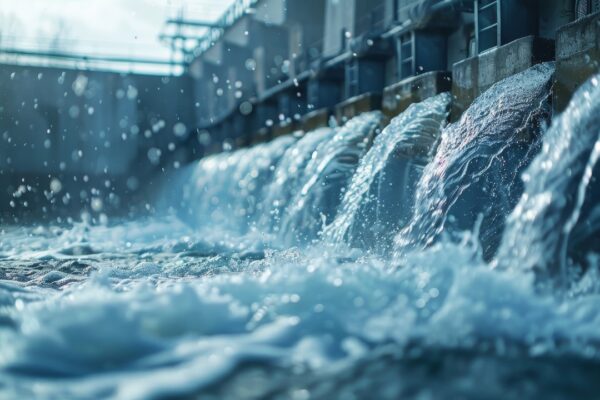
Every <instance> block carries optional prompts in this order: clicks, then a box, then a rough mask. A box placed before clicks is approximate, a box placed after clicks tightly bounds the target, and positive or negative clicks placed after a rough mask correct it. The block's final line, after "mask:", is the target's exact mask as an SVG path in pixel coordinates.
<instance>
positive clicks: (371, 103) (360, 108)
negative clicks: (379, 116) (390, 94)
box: [335, 93, 382, 124]
mask: <svg viewBox="0 0 600 400" xmlns="http://www.w3.org/2000/svg"><path fill="white" fill-rule="evenodd" d="M381 99H382V97H381V95H380V94H376V93H365V94H361V95H359V96H356V97H352V98H350V99H348V100H346V101H344V102H342V103H340V104H338V105H337V106H336V107H335V118H336V119H337V121H338V123H339V124H343V123H344V122H346V121H347V120H349V119H351V118H354V117H356V116H357V115H360V114H362V113H364V112H367V111H374V110H381Z"/></svg>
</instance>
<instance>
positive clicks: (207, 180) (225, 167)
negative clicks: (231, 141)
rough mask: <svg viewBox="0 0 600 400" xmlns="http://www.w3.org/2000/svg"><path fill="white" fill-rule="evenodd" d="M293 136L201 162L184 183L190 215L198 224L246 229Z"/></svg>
mask: <svg viewBox="0 0 600 400" xmlns="http://www.w3.org/2000/svg"><path fill="white" fill-rule="evenodd" d="M295 140H296V139H295V138H294V137H293V136H283V137H280V138H277V139H276V140H274V141H272V142H269V143H265V144H260V145H257V146H254V147H251V148H248V149H241V150H237V151H234V152H231V153H220V154H216V155H212V156H209V157H206V158H204V159H202V160H200V161H199V162H198V164H197V165H196V166H195V167H194V171H193V172H192V178H191V184H189V185H186V186H185V187H184V194H183V197H184V201H185V204H186V207H185V208H186V210H185V211H186V214H187V217H189V218H191V219H192V220H193V221H194V222H195V223H196V224H197V226H199V227H207V226H208V227H210V226H218V227H219V229H223V230H225V231H227V230H229V231H232V232H237V233H243V232H245V231H247V229H248V228H249V227H250V226H252V225H253V224H254V223H255V217H256V215H257V214H258V211H259V210H261V207H262V202H261V189H262V187H263V186H264V185H265V184H266V183H267V182H269V181H270V180H271V178H272V175H273V170H274V166H275V165H277V162H278V161H279V159H280V158H281V157H282V156H283V155H284V153H285V150H286V149H287V148H288V147H289V146H290V145H291V144H292V143H294V142H295Z"/></svg>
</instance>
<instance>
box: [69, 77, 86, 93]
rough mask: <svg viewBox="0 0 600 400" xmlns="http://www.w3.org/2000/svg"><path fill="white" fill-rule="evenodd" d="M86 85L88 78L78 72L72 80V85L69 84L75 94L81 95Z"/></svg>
mask: <svg viewBox="0 0 600 400" xmlns="http://www.w3.org/2000/svg"><path fill="white" fill-rule="evenodd" d="M87 85H88V78H87V77H86V76H85V75H82V74H80V75H78V76H77V78H75V80H74V81H73V85H71V88H72V89H73V92H74V93H75V94H76V95H77V96H83V94H84V93H85V89H86V88H87Z"/></svg>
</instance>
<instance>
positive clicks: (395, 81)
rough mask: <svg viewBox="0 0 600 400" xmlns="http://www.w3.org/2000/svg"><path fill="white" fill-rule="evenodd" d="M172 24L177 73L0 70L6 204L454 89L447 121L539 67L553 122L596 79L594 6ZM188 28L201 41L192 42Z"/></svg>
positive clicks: (365, 0) (535, 1) (317, 4)
mask: <svg viewBox="0 0 600 400" xmlns="http://www.w3.org/2000/svg"><path fill="white" fill-rule="evenodd" d="M167 25H168V26H171V27H174V28H175V30H174V32H173V33H172V34H169V35H167V34H165V35H164V36H163V37H162V39H163V40H167V41H170V46H171V47H172V48H173V49H174V50H177V51H181V53H182V55H183V57H182V58H183V59H184V63H183V69H184V73H183V74H182V75H181V76H170V77H156V76H154V77H152V76H146V75H139V74H137V75H136V74H133V73H122V72H107V71H90V70H86V68H85V65H84V66H83V67H81V65H77V66H76V67H75V68H66V67H63V66H61V67H59V68H56V67H46V66H40V65H38V66H31V65H28V66H23V65H15V64H10V63H4V64H0V90H1V91H0V99H1V100H2V101H1V104H0V140H2V141H3V142H2V143H3V146H2V147H0V183H2V184H3V186H4V187H5V188H6V193H4V194H5V195H7V196H8V198H9V199H12V196H13V195H14V193H16V192H18V191H19V188H20V187H22V186H23V185H24V183H26V182H40V180H44V179H45V180H48V179H49V177H51V176H66V175H65V174H73V175H79V176H74V177H71V176H68V177H67V178H65V180H67V181H69V182H71V181H73V180H75V181H76V182H81V179H83V178H85V177H88V176H89V179H91V180H93V179H96V180H97V181H98V182H99V183H98V185H102V184H103V182H104V180H105V177H106V176H107V175H110V176H111V178H112V179H113V180H115V181H119V182H121V185H123V186H125V185H126V183H127V182H128V180H130V178H132V176H131V175H132V173H131V171H135V175H136V176H135V178H136V180H137V181H144V182H150V181H151V180H152V179H153V178H152V177H153V176H157V175H160V174H158V172H160V171H164V170H166V169H167V168H172V167H173V166H175V167H178V166H180V165H183V164H184V163H186V162H189V161H191V160H194V159H198V158H200V157H202V156H203V155H206V154H210V153H214V152H218V151H222V150H223V149H233V148H236V147H243V146H249V145H251V144H254V143H259V142H262V141H267V140H270V139H271V138H273V137H277V136H280V135H283V134H288V133H292V132H296V131H304V132H307V131H310V130H313V129H315V128H318V127H322V126H327V125H329V124H331V123H332V121H334V120H335V122H336V123H338V124H341V123H343V122H344V121H345V120H346V119H348V118H350V117H353V116H355V115H357V114H359V113H362V112H364V111H369V110H382V111H383V112H384V114H385V115H386V116H388V117H390V118H391V117H394V116H396V115H398V114H399V113H400V112H402V111H403V110H405V109H406V108H407V107H408V106H409V105H410V104H411V103H414V102H419V101H422V100H424V99H425V98H428V97H430V96H433V95H435V94H437V93H440V92H447V91H451V92H452V94H453V108H452V113H451V116H450V118H451V119H452V120H456V119H457V118H459V117H460V115H461V114H462V112H463V111H464V110H465V109H466V108H467V107H468V106H469V105H470V104H471V102H472V101H473V100H474V99H475V98H476V97H477V96H478V95H479V94H480V93H482V92H483V91H485V90H486V89H488V88H489V87H490V86H492V85H493V84H494V83H495V82H498V81H499V80H502V79H503V78H506V77H508V76H510V75H513V74H515V73H518V72H520V71H523V70H525V69H527V68H529V67H530V66H532V65H534V64H536V63H539V62H544V61H556V66H557V68H556V74H555V81H556V82H555V90H554V102H553V104H554V108H555V110H556V111H561V110H562V109H564V107H565V106H566V104H567V103H568V101H569V99H570V96H571V95H572V93H573V92H574V90H575V89H576V88H577V87H578V86H579V85H580V84H582V83H583V82H584V81H585V80H586V79H587V78H588V77H589V76H591V75H592V74H593V73H595V72H598V71H599V70H600V64H599V63H600V1H598V0H302V1H300V0H236V1H235V3H234V4H233V5H232V6H231V7H230V8H229V9H228V10H227V11H226V13H225V14H224V15H223V17H222V18H221V19H219V20H218V21H216V22H205V21H189V20H186V19H185V17H184V16H183V15H179V16H178V17H177V18H175V19H171V20H169V21H167ZM185 26H192V27H201V28H203V29H205V32H206V33H205V34H202V35H198V33H196V36H194V37H188V36H186V35H184V34H183V33H184V29H183V27H185ZM190 43H192V45H190ZM0 53H2V51H0ZM5 53H6V51H5ZM12 54H13V55H14V56H15V57H16V56H21V57H30V56H33V55H32V54H19V51H17V50H15V51H14V52H13V53H12ZM48 56H49V57H56V58H58V59H61V60H70V59H72V58H73V56H72V55H70V54H68V53H64V52H63V53H60V54H58V53H57V54H49V55H48ZM178 59H179V58H178ZM82 61H84V62H85V61H86V59H85V58H84V59H83V60H82ZM87 61H90V60H87ZM100 61H111V60H100ZM112 61H117V62H124V61H125V62H126V61H127V60H121V59H117V60H112ZM149 61H150V62H154V60H149ZM165 132H166V134H165ZM48 135H49V136H48ZM107 146H108V147H107ZM111 146H112V147H111ZM107 149H108V150H107ZM74 151H75V153H77V154H75V153H74ZM100 153H102V157H101V158H98V157H100V156H99V154H100ZM30 154H32V155H33V154H35V156H34V157H29V156H28V155H30ZM81 154H84V156H81ZM95 154H97V155H98V157H95V156H94V155H95ZM148 161H150V163H149V162H148ZM23 177H27V178H26V179H25V178H23ZM94 177H96V178H94ZM36 179H37V181H36ZM39 185H40V187H42V186H44V185H45V186H47V183H44V184H41V183H40V184H39ZM25 186H26V187H30V186H32V185H30V184H29V183H27V185H25ZM33 186H34V185H33ZM134 186H135V185H134ZM39 192H42V189H40V190H39ZM6 204H8V202H4V201H2V206H0V210H1V209H2V208H4V207H5V206H6ZM9 211H10V210H9Z"/></svg>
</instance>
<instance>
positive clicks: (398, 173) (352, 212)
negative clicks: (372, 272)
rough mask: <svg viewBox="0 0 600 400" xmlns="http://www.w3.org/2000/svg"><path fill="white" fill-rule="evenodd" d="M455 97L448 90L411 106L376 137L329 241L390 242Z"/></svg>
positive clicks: (366, 244) (328, 233)
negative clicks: (452, 97) (451, 98)
mask: <svg viewBox="0 0 600 400" xmlns="http://www.w3.org/2000/svg"><path fill="white" fill-rule="evenodd" d="M450 97H451V96H450V95H449V94H448V93H444V94H441V95H438V96H436V97H433V98H431V99H428V100H426V101H424V102H422V103H418V104H413V105H411V106H410V107H409V109H408V110H407V111H406V112H404V113H402V114H401V115H400V116H398V117H397V118H395V119H394V120H392V122H391V123H390V125H388V126H387V127H386V128H385V129H384V130H383V132H382V133H381V134H380V135H378V136H377V137H376V138H375V142H374V143H373V146H372V148H371V149H370V150H369V152H368V153H367V154H366V155H365V157H363V159H362V160H361V163H360V166H359V168H358V171H357V172H356V174H354V177H353V178H352V182H351V184H350V185H349V187H348V190H347V191H346V192H345V193H344V199H343V202H342V204H341V206H340V211H339V213H338V215H337V217H336V219H335V220H334V221H333V222H332V223H331V224H330V225H329V226H327V228H326V229H325V231H324V234H323V236H324V237H325V238H326V240H328V241H332V242H333V243H337V244H344V243H348V244H350V245H354V246H361V247H365V248H369V245H372V244H377V246H378V247H380V248H381V247H386V246H385V245H384V243H386V242H388V241H389V238H391V237H392V236H393V233H394V231H395V230H396V229H397V228H398V227H400V226H402V224H403V223H405V222H406V221H405V219H406V217H405V215H406V214H409V215H410V208H411V207H412V203H413V201H414V198H413V197H414V195H413V192H414V188H413V186H414V182H416V181H418V179H419V177H420V172H421V171H422V169H423V167H424V166H425V165H426V164H427V163H428V162H429V161H430V158H431V157H430V156H431V154H432V153H433V152H434V150H435V144H436V142H437V140H438V138H439V133H440V129H441V128H442V126H443V125H444V123H445V120H446V117H447V112H448V107H449V105H450ZM403 216H404V218H403Z"/></svg>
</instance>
